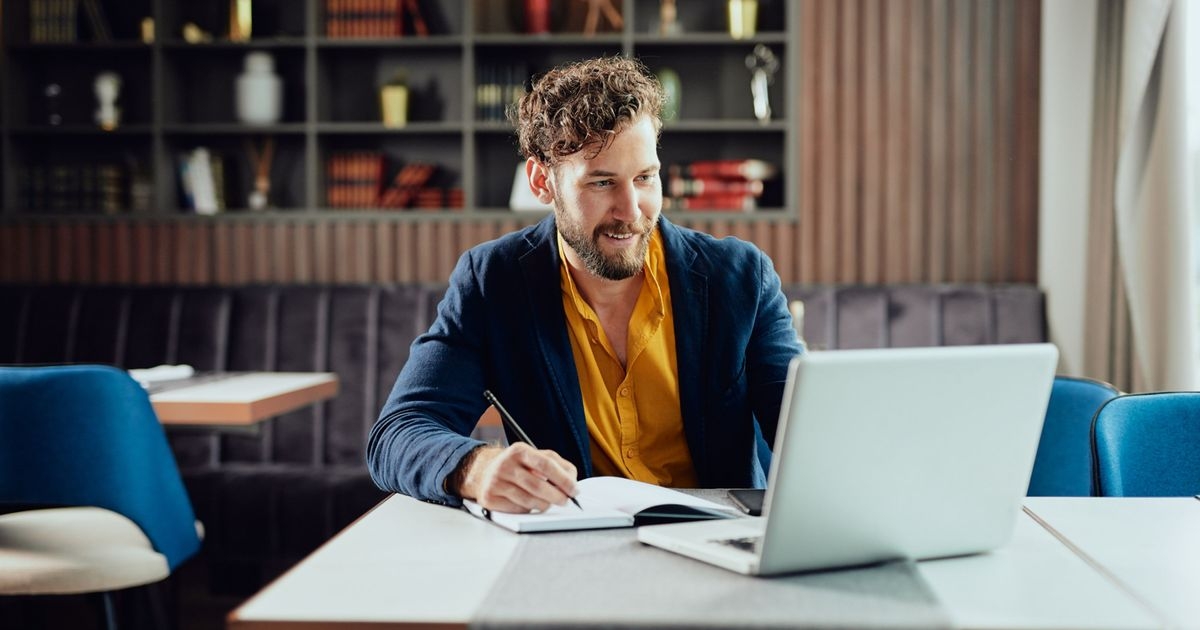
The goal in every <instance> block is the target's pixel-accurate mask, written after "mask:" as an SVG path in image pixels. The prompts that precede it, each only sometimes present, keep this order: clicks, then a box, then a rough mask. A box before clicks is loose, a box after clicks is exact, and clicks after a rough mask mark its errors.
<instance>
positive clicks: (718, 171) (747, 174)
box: [681, 159, 779, 180]
mask: <svg viewBox="0 0 1200 630" xmlns="http://www.w3.org/2000/svg"><path fill="white" fill-rule="evenodd" d="M778 172H779V169H778V168H777V167H776V166H775V165H774V164H772V163H770V162H767V161H765V160H756V159H748V160H697V161H695V162H692V163H691V164H688V165H686V166H684V167H683V171H682V173H681V174H682V175H684V176H687V177H693V178H700V177H714V178H735V179H737V178H740V179H751V180H753V179H757V180H763V179H771V178H772V177H774V176H775V175H776V174H778Z"/></svg>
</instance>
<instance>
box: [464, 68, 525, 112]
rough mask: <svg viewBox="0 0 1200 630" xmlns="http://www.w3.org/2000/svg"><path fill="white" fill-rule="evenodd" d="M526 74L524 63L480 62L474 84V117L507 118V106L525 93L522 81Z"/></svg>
mask: <svg viewBox="0 0 1200 630" xmlns="http://www.w3.org/2000/svg"><path fill="white" fill-rule="evenodd" d="M527 76H529V71H528V67H527V66H524V65H504V66H498V65H491V64H481V65H480V66H479V70H478V79H479V81H478V83H476V84H475V119H476V120H483V121H503V120H507V118H506V116H505V110H506V109H507V107H508V106H509V105H510V104H513V103H516V102H517V101H519V100H521V97H522V96H524V95H525V83H524V81H525V77H527Z"/></svg>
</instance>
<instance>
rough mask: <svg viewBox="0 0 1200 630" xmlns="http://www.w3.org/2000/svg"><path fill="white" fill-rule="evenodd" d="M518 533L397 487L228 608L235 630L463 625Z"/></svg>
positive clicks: (496, 574) (497, 573) (478, 603)
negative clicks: (233, 607)
mask: <svg viewBox="0 0 1200 630" xmlns="http://www.w3.org/2000/svg"><path fill="white" fill-rule="evenodd" d="M517 540H518V538H517V535H516V534H513V533H511V532H508V531H506V530H503V529H500V528H499V527H496V526H495V525H492V524H491V523H488V522H486V521H483V520H480V519H477V518H475V517H473V516H470V515H469V514H467V513H466V512H464V511H461V510H453V509H449V508H446V507H442V506H440V505H433V504H429V503H422V502H420V501H417V500H415V499H411V498H409V497H406V496H401V495H393V496H392V497H390V498H388V499H387V500H385V501H384V502H383V503H381V504H380V505H378V506H376V507H375V508H374V509H373V510H371V511H370V512H368V513H367V514H366V515H364V516H363V517H362V518H360V519H359V520H358V521H356V522H355V523H354V524H353V525H351V526H350V527H349V528H347V529H345V530H343V531H342V533H340V534H338V535H337V536H336V537H334V538H333V539H332V540H330V541H329V542H327V543H326V544H325V545H324V546H322V547H321V548H320V549H317V550H316V551H315V552H313V553H312V555H310V556H308V557H307V558H305V559H304V560H303V561H302V562H301V563H300V564H298V565H296V566H295V567H293V568H292V569H291V570H290V571H288V572H287V573H285V574H284V575H282V576H281V577H280V578H279V579H277V580H275V581H274V582H272V583H271V584H270V585H268V586H267V588H265V589H264V590H263V591H261V592H260V593H258V594H257V595H255V596H254V597H253V598H251V599H250V600H249V601H247V602H246V603H244V604H242V606H241V607H240V608H238V609H237V610H235V611H233V612H232V613H230V616H229V622H228V624H227V626H228V627H229V628H231V629H232V628H237V629H241V630H251V629H257V628H276V629H278V628H290V627H296V624H300V623H306V622H307V623H311V622H325V623H331V622H332V623H337V624H338V626H337V627H338V628H354V627H358V626H359V625H361V626H363V627H371V628H378V627H405V626H425V627H429V626H443V627H466V624H467V622H468V621H469V620H470V618H471V615H472V614H473V613H474V612H475V610H476V609H477V608H478V607H479V605H480V604H481V603H482V602H483V599H484V597H486V596H487V593H488V591H489V589H491V587H492V584H493V583H495V581H496V579H497V578H498V577H499V575H500V572H501V571H502V570H503V569H504V565H505V563H506V562H507V561H508V558H509V556H510V555H511V554H512V552H513V550H514V549H515V548H516V546H517Z"/></svg>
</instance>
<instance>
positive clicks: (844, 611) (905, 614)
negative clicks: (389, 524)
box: [471, 493, 951, 628]
mask: <svg viewBox="0 0 1200 630" xmlns="http://www.w3.org/2000/svg"><path fill="white" fill-rule="evenodd" d="M698 494H699V493H698ZM708 498H715V497H711V496H710V497H708ZM539 625H540V626H548V627H587V628H604V627H623V628H625V627H655V628H666V627H669V628H689V627H721V628H729V627H754V628H772V627H778V628H851V627H853V628H857V627H876V628H937V627H950V625H951V624H950V621H949V619H948V618H947V617H946V615H945V613H944V612H943V611H942V610H941V609H940V607H939V606H938V604H937V600H936V599H935V598H934V596H933V594H932V592H931V591H930V590H929V588H928V587H927V586H926V584H925V583H924V581H923V580H922V579H921V578H920V576H919V575H918V574H917V571H916V568H915V567H914V566H913V565H912V564H911V563H906V562H895V563H889V564H884V565H878V566H873V567H868V568H861V569H851V570H844V571H826V572H820V573H808V574H800V575H791V576H783V577H774V578H756V577H747V576H743V575H739V574H736V573H733V572H730V571H726V570H724V569H720V568H717V567H714V566H711V565H708V564H705V563H702V562H698V561H695V560H692V559H689V558H685V557H683V556H679V555H676V554H673V553H670V552H667V551H663V550H661V549H657V548H654V547H649V546H645V545H642V544H641V543H639V542H637V538H636V533H635V530H633V529H632V528H626V529H614V530H593V531H581V532H562V533H554V534H525V535H521V540H520V542H519V543H518V546H517V549H516V551H515V552H514V554H513V557H512V558H511V559H510V560H509V562H508V565H507V566H506V567H505V569H504V571H503V573H502V574H501V576H500V578H499V580H497V582H496V585H495V586H494V587H493V588H492V591H491V592H490V593H489V594H488V597H487V599H486V600H485V601H484V603H483V604H482V605H481V606H480V609H479V610H478V611H477V612H476V615H475V618H474V619H473V620H472V622H471V626H472V627H475V628H512V627H530V626H539Z"/></svg>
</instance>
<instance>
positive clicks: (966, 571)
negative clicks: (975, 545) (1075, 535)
mask: <svg viewBox="0 0 1200 630" xmlns="http://www.w3.org/2000/svg"><path fill="white" fill-rule="evenodd" d="M917 569H918V570H919V571H920V573H921V577H922V578H924V580H925V582H926V583H927V584H929V587H930V588H931V589H932V590H933V592H934V593H935V594H936V596H937V598H938V600H939V601H940V602H942V605H943V606H944V607H945V609H946V611H947V613H949V615H950V618H951V620H952V621H953V622H954V624H955V625H956V626H958V627H961V628H1157V627H1160V626H1161V625H1162V624H1161V622H1159V621H1158V619H1157V618H1156V617H1155V615H1154V614H1153V613H1151V612H1149V611H1148V610H1147V609H1146V608H1145V607H1144V606H1142V605H1140V604H1139V603H1138V602H1137V601H1136V600H1135V599H1134V598H1132V597H1130V596H1129V595H1128V594H1127V593H1126V592H1124V591H1123V590H1122V589H1121V588H1120V587H1119V586H1118V585H1116V584H1113V583H1112V582H1111V581H1110V580H1108V579H1107V578H1106V577H1105V576H1104V575H1102V574H1101V573H1099V572H1097V571H1096V570H1095V569H1094V568H1092V567H1091V566H1089V565H1088V564H1087V562H1085V561H1084V560H1083V559H1082V558H1080V557H1078V556H1077V555H1075V553H1073V552H1072V551H1071V549H1070V548H1068V547H1067V546H1065V545H1063V544H1062V542H1061V541H1059V540H1058V539H1056V538H1055V537H1054V535H1053V534H1051V533H1050V532H1049V531H1047V530H1046V529H1045V528H1043V527H1041V526H1040V525H1039V524H1038V523H1037V522H1036V521H1035V520H1034V519H1033V518H1031V517H1030V516H1029V515H1028V514H1022V515H1021V517H1020V518H1019V519H1018V520H1017V526H1016V530H1015V531H1014V532H1013V539H1012V541H1011V542H1010V543H1009V544H1008V545H1006V546H1004V547H1001V548H1000V549H997V550H996V551H993V552H991V553H987V554H981V555H975V556H963V557H961V558H949V559H946V560H928V561H925V562H919V563H917Z"/></svg>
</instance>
